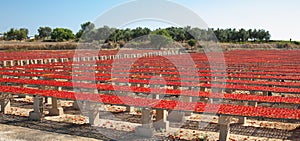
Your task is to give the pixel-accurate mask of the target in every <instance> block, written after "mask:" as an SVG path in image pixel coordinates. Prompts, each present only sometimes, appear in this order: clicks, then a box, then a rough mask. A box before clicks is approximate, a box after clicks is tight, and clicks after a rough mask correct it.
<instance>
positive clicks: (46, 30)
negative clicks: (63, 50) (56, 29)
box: [38, 27, 52, 39]
mask: <svg viewBox="0 0 300 141" xmlns="http://www.w3.org/2000/svg"><path fill="white" fill-rule="evenodd" d="M38 32H39V34H38V38H39V39H46V38H49V37H51V33H52V29H51V28H50V27H39V29H38Z"/></svg>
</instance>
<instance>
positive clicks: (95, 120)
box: [86, 102, 100, 125]
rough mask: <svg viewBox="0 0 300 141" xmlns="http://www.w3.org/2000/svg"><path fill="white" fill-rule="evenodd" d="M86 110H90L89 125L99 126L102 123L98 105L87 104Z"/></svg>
mask: <svg viewBox="0 0 300 141" xmlns="http://www.w3.org/2000/svg"><path fill="white" fill-rule="evenodd" d="M86 108H88V109H87V110H88V118H89V124H91V125H97V124H99V122H100V110H99V106H98V104H97V103H92V102H86Z"/></svg>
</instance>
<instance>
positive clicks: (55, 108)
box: [49, 97, 64, 116]
mask: <svg viewBox="0 0 300 141" xmlns="http://www.w3.org/2000/svg"><path fill="white" fill-rule="evenodd" d="M63 114H64V111H63V108H62V107H61V105H60V104H59V103H58V101H57V98H55V97H52V108H51V109H49V115H51V116H60V115H63Z"/></svg>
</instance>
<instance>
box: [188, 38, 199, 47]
mask: <svg viewBox="0 0 300 141" xmlns="http://www.w3.org/2000/svg"><path fill="white" fill-rule="evenodd" d="M196 43H197V40H195V39H190V40H189V41H188V44H189V45H190V46H191V47H193V46H195V45H196Z"/></svg>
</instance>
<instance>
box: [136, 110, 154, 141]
mask: <svg viewBox="0 0 300 141" xmlns="http://www.w3.org/2000/svg"><path fill="white" fill-rule="evenodd" d="M154 132H155V129H154V128H153V123H152V114H151V109H150V108H143V109H142V126H138V127H136V128H135V134H136V135H138V136H142V137H147V138H151V137H153V135H154Z"/></svg>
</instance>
